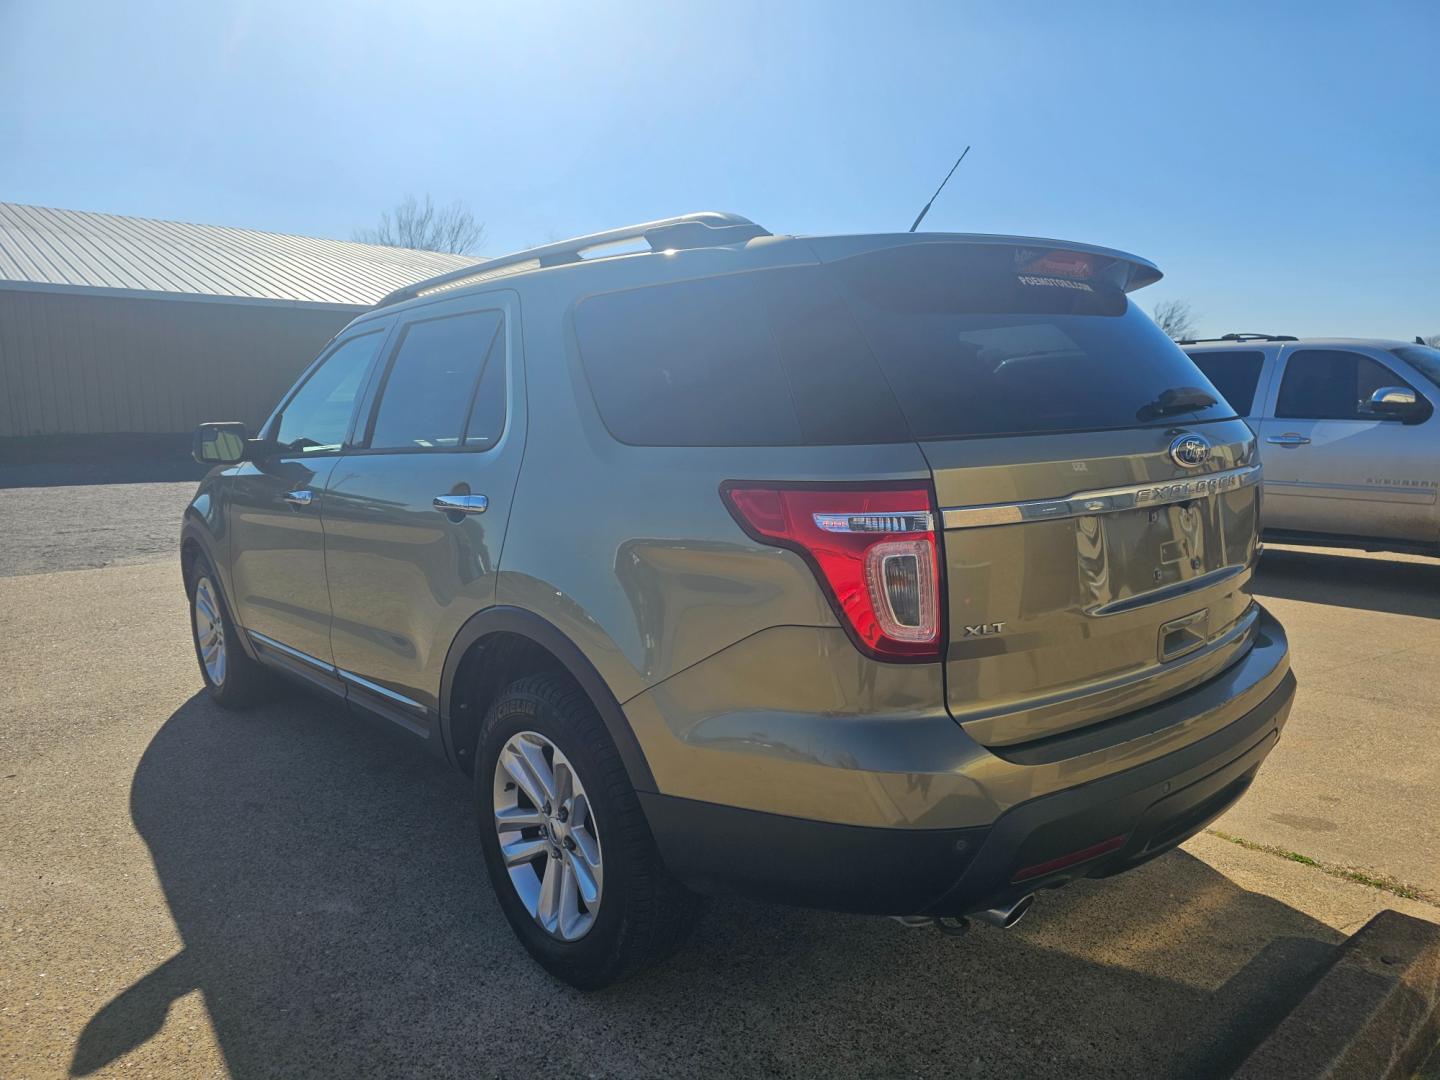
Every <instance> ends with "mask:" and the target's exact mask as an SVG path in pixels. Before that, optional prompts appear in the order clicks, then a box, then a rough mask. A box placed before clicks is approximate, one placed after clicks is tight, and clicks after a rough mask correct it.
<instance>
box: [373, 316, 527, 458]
mask: <svg viewBox="0 0 1440 1080" xmlns="http://www.w3.org/2000/svg"><path fill="white" fill-rule="evenodd" d="M476 300H478V301H481V302H480V303H471V304H467V305H466V306H464V307H457V306H455V305H452V304H445V305H434V306H426V307H421V308H418V309H416V311H415V312H414V317H413V318H408V319H396V320H395V322H394V323H393V324H392V326H391V330H390V334H389V338H388V340H387V341H386V342H385V343H384V345H383V346H382V348H381V350H380V354H379V356H377V358H376V361H375V364H374V366H373V367H372V369H371V372H370V375H369V376H368V378H367V383H366V387H365V390H364V393H363V394H361V395H360V400H359V404H360V408H359V409H358V410H357V411H356V414H355V415H354V416H353V417H352V418H351V425H352V437H351V439H350V441H349V442H348V443H347V445H346V447H345V452H346V453H351V454H455V453H471V454H475V453H485V452H486V451H488V450H491V449H494V447H493V446H490V447H486V446H467V445H466V443H465V438H466V436H467V435H468V434H469V430H470V422H471V420H472V419H473V416H474V411H475V401H476V395H477V394H478V393H479V392H480V383H481V381H482V380H483V379H484V376H485V367H486V363H485V360H486V359H488V358H489V351H490V350H491V349H493V348H494V347H495V343H496V340H497V338H498V339H499V340H500V344H501V352H500V354H499V356H498V357H496V358H495V359H498V360H500V362H501V363H502V364H503V365H504V366H505V375H506V378H505V396H506V410H505V414H506V427H507V428H508V427H509V424H510V416H511V409H510V405H511V398H512V396H513V394H514V389H513V386H512V378H511V373H512V371H513V365H512V364H511V362H510V361H511V355H512V353H513V352H514V346H513V341H514V339H513V337H512V334H513V333H514V331H513V330H512V322H513V320H514V319H516V318H518V317H519V314H518V312H517V311H516V310H515V309H514V307H513V305H512V304H511V303H510V302H509V299H508V296H507V295H505V294H501V295H486V296H482V297H477V298H476ZM485 312H495V313H497V314H498V315H499V316H500V323H499V325H498V326H497V327H496V330H495V333H494V334H492V335H491V338H490V341H489V342H487V344H486V347H485V348H486V354H485V357H482V363H481V366H480V368H479V369H478V370H477V371H476V373H475V381H474V382H473V383H472V384H471V387H470V401H469V406H468V408H467V410H466V413H465V423H464V427H463V428H462V430H461V433H460V441H459V443H458V444H457V445H455V446H414V447H408V446H407V447H380V448H379V449H375V448H373V447H372V446H371V445H370V441H371V439H372V438H373V437H374V434H375V422H376V419H377V417H378V416H379V414H380V402H381V399H382V398H383V397H384V395H385V385H386V383H387V382H388V381H389V378H390V372H391V370H392V369H393V367H394V365H395V358H396V357H397V356H398V355H399V352H400V347H401V345H403V344H404V341H405V331H406V330H407V329H409V328H410V327H412V326H415V325H416V324H418V323H423V322H433V321H435V320H437V319H449V318H456V317H459V316H464V315H479V314H483V313H485ZM502 441H503V435H502ZM496 445H498V443H497V444H496Z"/></svg>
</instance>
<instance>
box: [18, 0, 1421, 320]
mask: <svg viewBox="0 0 1440 1080" xmlns="http://www.w3.org/2000/svg"><path fill="white" fill-rule="evenodd" d="M1437 40H1440V4H1436V3H1433V2H1430V3H1418V2H1417V3H1403V2H1395V3H1385V2H1379V3H1376V2H1371V3H1366V4H1354V3H1333V2H1329V0H1312V2H1308V3H1265V2H1251V3H1242V4H1223V3H1221V4H1208V3H1207V4H1194V3H1189V4H1169V3H1153V4H1136V3H1133V2H1131V3H1116V4H1110V3H1106V2H1100V0H1095V2H1089V3H1085V4H1061V3H1058V2H1057V3H1050V4H1039V3H1037V4H1028V3H999V2H997V3H903V2H871V3H842V2H834V3H811V2H801V0H768V2H763V3H751V2H748V0H745V2H741V0H731V2H727V3H699V2H673V3H659V2H657V3H653V4H639V3H633V2H629V0H606V2H604V3H593V4H568V3H545V2H540V0H532V2H529V3H513V4H512V3H506V4H499V3H480V2H475V0H443V2H428V3H427V2H423V0H412V2H410V3H396V2H394V0H383V2H381V0H349V2H342V0H288V2H285V3H273V2H269V0H266V2H256V3H252V2H246V0H230V2H225V0H216V2H205V3H193V2H190V3H176V4H155V3H145V2H139V0H132V2H128V3H124V4H118V3H102V2H99V0H96V2H93V3H79V2H71V0H49V2H39V0H35V2H31V0H0V200H6V201H14V202H27V203H38V204H42V205H47V206H61V207H67V208H72V209H81V210H100V211H107V212H112V213H121V214H137V215H143V216H148V217H160V218H174V219H178V220H184V221H197V222H204V223H207V224H218V225H238V226H245V227H250V228H258V229H268V230H273V231H278V232H294V233H302V234H308V235H315V236H332V237H338V238H342V239H348V238H349V237H350V235H351V232H352V230H353V229H354V228H356V227H357V226H363V225H368V224H372V223H373V222H374V219H375V218H376V217H377V216H378V213H379V211H380V210H381V209H384V208H386V207H388V206H391V205H393V204H394V203H395V202H396V201H398V199H399V198H400V197H401V196H403V195H404V194H405V193H406V192H415V193H418V194H424V193H426V192H429V193H431V194H432V195H434V197H435V198H436V199H437V200H439V201H448V200H452V199H463V200H464V201H465V202H467V203H468V204H469V205H470V206H471V207H472V208H473V209H474V211H475V212H476V214H477V215H478V216H479V217H480V218H482V219H483V220H484V221H485V222H486V224H487V227H488V239H487V242H486V245H485V248H484V251H485V252H487V253H491V254H500V253H503V252H505V251H509V250H513V249H515V248H517V247H521V246H525V245H527V244H532V243H540V242H544V241H546V240H550V239H557V238H560V237H565V236H571V235H575V234H577V233H583V232H590V231H594V230H597V229H602V228H607V227H611V226H614V225H618V224H624V223H627V222H631V221H638V220H645V219H648V218H653V217H660V216H664V215H667V214H671V213H679V212H684V211H687V210H694V209H725V210H735V211H738V212H740V213H743V214H746V215H748V216H750V217H752V218H754V219H755V220H757V221H759V222H761V223H762V224H764V225H765V226H767V227H768V228H770V229H772V230H773V231H776V232H855V231H885V230H902V229H904V228H907V227H908V226H909V223H910V221H911V219H912V218H913V217H914V215H915V213H916V212H917V211H918V209H919V207H920V206H921V205H923V203H924V201H925V199H926V198H927V197H928V196H929V194H930V192H931V191H932V190H933V189H934V187H935V185H936V184H937V183H938V182H939V180H940V178H941V177H942V176H943V175H944V173H945V170H946V169H948V168H949V166H950V164H951V162H952V161H953V160H954V158H955V155H956V154H958V153H959V151H960V149H961V148H962V147H963V146H964V145H965V144H966V143H971V144H973V145H974V147H975V148H974V150H972V151H971V154H970V157H969V159H968V160H967V161H966V162H965V164H964V165H963V166H961V169H960V171H959V172H958V173H957V174H956V176H955V178H954V180H952V181H951V185H950V187H949V188H948V189H947V191H946V192H945V194H944V195H943V196H942V197H941V199H940V200H939V202H937V204H936V206H935V209H934V210H932V211H931V214H930V217H929V218H928V219H927V222H926V225H927V227H930V228H935V229H943V230H954V231H974V232H1011V233H1022V234H1031V235H1038V236H1053V237H1062V238H1068V239H1076V240H1086V241H1090V242H1094V243H1100V244H1107V245H1111V246H1114V247H1120V248H1125V249H1128V250H1132V251H1135V252H1137V253H1139V254H1142V255H1145V256H1146V257H1148V258H1151V259H1153V260H1154V261H1156V262H1157V263H1159V264H1160V266H1161V268H1162V269H1163V270H1165V272H1166V280H1165V281H1163V282H1161V283H1160V284H1159V285H1157V286H1155V287H1153V288H1152V289H1150V290H1147V293H1145V294H1142V295H1141V296H1140V297H1139V298H1138V299H1140V300H1141V301H1142V302H1143V303H1144V304H1145V305H1146V306H1147V307H1150V306H1153V304H1154V303H1155V302H1156V301H1159V300H1164V299H1170V298H1180V299H1185V300H1188V301H1189V302H1190V303H1191V304H1192V305H1193V307H1194V308H1195V310H1196V312H1197V313H1198V315H1199V325H1200V328H1201V330H1202V331H1204V332H1208V333H1218V332H1223V331H1226V330H1269V331H1275V332H1289V333H1298V334H1342V335H1351V336H1367V335H1382V336H1390V337H1401V336H1404V337H1408V336H1411V335H1413V334H1417V333H1424V334H1433V333H1440V63H1437V59H1436V50H1435V43H1436V41H1437Z"/></svg>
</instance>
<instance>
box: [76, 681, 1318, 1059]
mask: <svg viewBox="0 0 1440 1080" xmlns="http://www.w3.org/2000/svg"><path fill="white" fill-rule="evenodd" d="M131 814H132V817H133V820H134V823H135V826H136V827H137V829H138V830H139V832H140V834H141V836H142V837H143V838H144V840H145V841H146V843H147V844H148V846H149V848H150V851H151V854H152V857H153V860H154V865H155V869H156V871H157V873H158V875H159V879H160V882H161V884H162V886H163V889H164V892H165V896H166V898H167V901H168V903H169V906H170V909H171V912H172V915H173V918H174V921H175V923H176V926H177V927H178V929H179V932H180V934H181V936H182V938H183V941H184V947H183V950H182V951H181V952H179V953H178V954H177V955H175V956H174V957H172V958H171V959H169V960H168V961H166V962H165V963H163V964H161V965H160V966H159V967H157V968H156V969H155V970H154V971H152V972H151V973H150V974H148V975H146V976H145V977H144V978H142V979H140V980H139V981H137V982H136V983H135V984H133V985H131V986H130V987H128V988H125V989H120V988H118V987H117V988H116V989H117V990H118V993H117V995H116V996H115V997H114V998H113V999H112V1000H111V1001H110V1002H109V1003H108V1004H107V1005H105V1006H104V1007H103V1008H102V1009H101V1010H100V1011H99V1012H98V1013H97V1014H96V1015H95V1016H94V1017H93V1018H92V1019H91V1020H90V1021H89V1023H88V1024H87V1025H86V1027H85V1029H84V1031H83V1033H82V1034H81V1036H80V1039H79V1041H78V1043H77V1045H76V1048H75V1051H74V1056H73V1060H72V1063H71V1072H72V1074H73V1075H85V1074H88V1073H92V1072H94V1071H96V1070H98V1069H101V1068H102V1067H104V1066H106V1065H108V1064H110V1063H112V1062H117V1061H118V1060H119V1059H120V1058H122V1057H123V1056H124V1055H125V1054H126V1053H127V1052H128V1051H130V1050H132V1049H134V1048H135V1047H137V1046H139V1045H140V1044H141V1043H143V1042H145V1041H146V1040H148V1039H149V1038H151V1037H152V1036H153V1035H155V1034H156V1033H157V1032H158V1031H160V1029H161V1028H162V1026H163V1025H164V1022H165V1016H166V1012H167V1010H168V1009H169V1007H170V1005H171V1003H172V1002H174V1001H175V1000H176V999H177V998H179V997H180V996H182V995H184V994H186V993H189V992H190V991H192V990H194V989H199V990H200V991H201V992H202V994H203V996H204V1001H205V1004H206V1006H207V1008H208V1011H209V1015H210V1018H211V1021H212V1025H213V1029H214V1033H215V1037H216V1039H217V1041H218V1044H219V1046H220V1048H221V1051H222V1052H223V1055H224V1058H225V1062H226V1065H227V1067H228V1069H229V1071H230V1073H231V1075H233V1076H236V1077H242V1078H248V1077H272V1076H288V1075H297V1076H299V1075H303V1076H315V1075H324V1076H337V1077H346V1078H350V1077H358V1076H364V1075H382V1076H401V1075H421V1074H423V1075H425V1076H462V1075H463V1076H473V1075H476V1074H479V1073H483V1074H485V1075H511V1076H516V1075H518V1076H525V1075H534V1074H540V1073H544V1074H584V1075H622V1076H632V1075H636V1076H638V1075H647V1076H653V1075H657V1074H666V1075H671V1074H681V1075H696V1074H702V1073H709V1074H723V1075H769V1074H776V1073H784V1074H787V1075H816V1076H834V1075H857V1074H865V1075H876V1074H885V1075H893V1074H897V1073H903V1074H912V1073H920V1074H926V1075H930V1074H945V1075H949V1074H954V1073H962V1074H964V1075H972V1076H975V1075H978V1076H984V1075H995V1076H1015V1075H1025V1076H1045V1075H1057V1076H1058V1075H1072V1074H1074V1073H1076V1072H1079V1073H1081V1074H1085V1075H1091V1074H1105V1075H1116V1076H1153V1075H1178V1076H1186V1075H1189V1076H1210V1075H1215V1074H1217V1073H1221V1072H1228V1071H1229V1068H1230V1067H1232V1066H1233V1065H1234V1064H1235V1063H1236V1062H1238V1061H1239V1060H1240V1058H1241V1057H1242V1056H1243V1054H1244V1053H1245V1052H1247V1051H1248V1049H1249V1048H1250V1047H1252V1046H1253V1045H1254V1044H1255V1042H1257V1041H1258V1039H1259V1038H1260V1037H1261V1036H1262V1034H1263V1032H1264V1031H1265V1030H1267V1028H1268V1026H1269V1025H1270V1024H1271V1023H1272V1022H1273V1021H1274V1020H1276V1019H1277V1018H1278V1017H1279V1016H1280V1015H1282V1014H1283V1013H1284V1012H1285V1011H1286V1010H1287V1009H1288V1008H1289V1007H1290V1006H1291V1005H1292V1004H1293V1002H1294V1001H1295V1000H1296V999H1298V997H1299V996H1300V995H1301V994H1303V992H1304V990H1305V989H1306V987H1307V985H1308V984H1309V982H1310V981H1311V980H1312V979H1313V977H1314V976H1315V975H1316V974H1317V973H1318V971H1319V970H1320V969H1321V968H1322V967H1323V965H1324V964H1325V962H1326V961H1327V960H1328V958H1329V956H1330V955H1331V954H1332V952H1333V949H1334V946H1335V945H1336V944H1337V943H1338V942H1339V941H1340V940H1341V935H1340V934H1338V933H1336V932H1335V931H1332V930H1330V929H1328V928H1327V927H1325V926H1323V925H1321V924H1319V923H1317V922H1315V921H1313V920H1311V919H1310V918H1308V917H1307V916H1305V915H1303V914H1301V913H1299V912H1297V911H1295V910H1293V909H1291V908H1289V907H1287V906H1285V905H1284V904H1281V903H1278V902H1276V901H1274V900H1271V899H1269V898H1267V897H1265V896H1262V895H1258V894H1254V893H1248V892H1246V891H1244V890H1242V889H1240V888H1238V887H1237V886H1235V885H1234V884H1233V883H1231V882H1230V881H1229V880H1228V879H1227V878H1225V877H1224V876H1222V875H1220V874H1218V873H1217V872H1215V871H1214V870H1212V869H1211V868H1210V867H1209V866H1207V865H1206V864H1205V863H1203V862H1201V861H1199V860H1197V859H1195V858H1193V857H1191V856H1189V855H1187V854H1184V853H1179V852H1177V853H1172V854H1171V855H1168V856H1165V857H1163V858H1161V859H1159V860H1156V861H1155V862H1153V863H1150V864H1148V865H1147V866H1144V867H1142V868H1140V869H1138V870H1136V871H1134V872H1133V873H1131V874H1128V875H1125V876H1123V877H1121V878H1117V879H1112V880H1110V881H1108V882H1097V883H1088V882H1086V883H1080V884H1078V885H1076V886H1072V887H1071V888H1069V889H1066V890H1063V891H1061V892H1058V893H1053V894H1047V895H1046V896H1044V897H1042V898H1041V900H1040V902H1039V903H1038V904H1037V905H1036V907H1035V912H1036V913H1035V914H1034V915H1032V916H1031V917H1030V918H1029V919H1028V920H1027V921H1026V922H1025V923H1024V924H1022V925H1021V926H1020V927H1019V928H1017V929H1016V930H1014V931H1012V932H1010V933H1002V932H1000V931H995V930H990V929H976V930H973V931H972V932H971V933H970V934H968V935H966V936H964V937H961V938H948V937H945V936H942V935H940V934H938V933H936V932H934V931H932V930H909V929H905V928H903V927H901V926H899V925H898V924H896V923H893V922H890V921H889V920H884V919H875V918H860V917H853V916H841V915H830V914H825V913H819V912H807V911H797V910H789V909H782V908H777V907H771V906H768V905H763V904H758V903H749V902H746V901H741V900H733V899H716V900H714V901H712V902H711V904H710V905H709V907H708V909H707V912H706V915H705V917H704V918H703V919H702V921H701V924H700V926H699V928H698V930H697V932H696V934H695V936H694V938H693V939H692V941H691V942H690V944H689V945H688V946H687V948H686V949H685V951H684V952H682V953H681V954H680V955H679V956H677V957H676V958H674V959H673V960H672V961H670V962H669V963H668V964H667V965H665V966H664V967H662V968H660V969H658V970H656V971H653V972H650V973H647V974H644V975H641V976H638V977H636V978H634V979H632V980H630V981H628V982H626V983H623V984H621V985H619V986H616V987H614V988H612V989H610V990H608V991H604V992H602V993H598V994H590V995H585V994H580V993H578V992H575V991H572V990H571V989H569V988H568V987H565V986H563V985H561V984H559V983H557V982H555V981H553V980H551V979H550V978H549V977H548V976H546V975H545V974H544V973H543V972H541V971H540V969H538V968H537V967H535V966H534V965H533V964H532V963H531V961H530V960H529V958H528V956H526V954H525V953H524V952H523V951H522V950H521V948H520V947H519V945H518V943H517V942H516V941H515V939H514V938H513V936H512V935H511V933H510V929H509V927H508V925H507V924H506V923H505V920H504V918H503V916H502V915H501V913H500V911H499V908H498V906H497V905H496V903H495V901H494V898H493V895H492V894H491V892H490V889H489V885H488V881H487V879H486V877H485V875H484V872H483V868H482V866H481V865H480V862H479V856H478V846H477V845H476V844H475V843H474V830H475V824H474V819H473V817H472V811H471V808H470V805H469V801H468V785H467V784H466V783H465V782H464V781H463V780H462V779H461V778H459V777H458V776H456V775H453V774H452V773H450V772H449V771H448V770H447V769H445V768H444V767H443V766H441V765H440V764H439V763H437V762H433V761H432V760H431V759H429V758H428V757H426V756H424V755H423V754H422V753H421V752H419V751H412V750H410V749H409V748H408V747H402V746H401V745H400V744H399V743H398V742H397V737H394V736H391V735H389V734H388V733H387V732H384V731H381V730H378V729H376V728H373V727H370V726H368V725H366V724H365V723H364V722H362V721H358V720H355V719H353V718H352V717H350V716H348V715H347V714H345V713H344V712H343V711H341V710H339V709H336V708H334V707H332V706H329V705H327V704H323V703H318V702H315V701H312V700H309V699H306V698H299V697H297V698H287V699H285V700H283V701H280V702H277V703H275V704H273V705H270V706H267V707H265V708H264V709H261V710H258V711H255V712H251V713H246V714H238V715H237V714H231V713H225V712H222V711H220V710H218V709H216V708H215V707H214V706H213V705H211V704H210V703H209V701H208V700H207V699H205V698H204V697H202V696H199V695H197V696H196V697H194V698H191V699H190V700H189V701H187V702H186V703H185V704H184V705H183V706H182V707H181V708H180V709H178V710H177V711H176V712H175V713H174V714H173V715H172V716H171V717H170V719H169V720H168V721H167V722H166V723H165V724H164V725H163V727H162V728H161V729H160V730H159V731H158V732H157V733H156V734H155V736H154V738H153V739H152V741H151V742H150V744H149V746H148V747H147V749H146V751H145V754H144V756H143V758H142V760H141V762H140V764H139V766H138V767H137V769H136V772H135V775H134V780H133V784H132V790H131Z"/></svg>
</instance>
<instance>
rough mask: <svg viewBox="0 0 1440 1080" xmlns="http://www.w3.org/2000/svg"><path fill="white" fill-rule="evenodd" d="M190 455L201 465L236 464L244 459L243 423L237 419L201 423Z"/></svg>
mask: <svg viewBox="0 0 1440 1080" xmlns="http://www.w3.org/2000/svg"><path fill="white" fill-rule="evenodd" d="M190 456H191V457H193V458H194V459H195V460H196V461H198V462H199V463H200V464H201V465H236V464H238V463H239V462H242V461H244V460H245V425H244V424H242V423H240V422H238V421H221V422H219V423H213V424H201V425H200V426H199V427H198V428H196V429H195V442H194V444H193V445H192V447H191V449H190Z"/></svg>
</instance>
